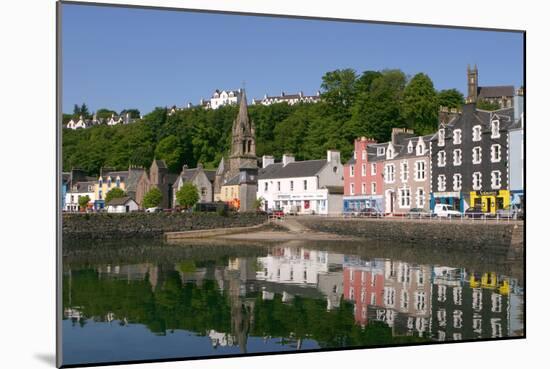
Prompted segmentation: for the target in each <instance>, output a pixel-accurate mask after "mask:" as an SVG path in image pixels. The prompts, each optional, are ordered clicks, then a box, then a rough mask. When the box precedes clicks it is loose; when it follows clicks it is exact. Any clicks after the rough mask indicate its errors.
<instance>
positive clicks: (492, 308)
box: [63, 241, 524, 365]
mask: <svg viewBox="0 0 550 369" xmlns="http://www.w3.org/2000/svg"><path fill="white" fill-rule="evenodd" d="M125 243H127V244H122V245H121V244H120V243H118V244H116V245H112V246H109V245H102V247H95V246H94V245H88V246H87V247H74V246H71V245H66V246H65V250H64V254H65V257H64V265H63V271H64V272H63V358H64V360H63V362H64V364H65V365H70V364H81V363H101V362H110V361H120V360H124V361H131V360H152V359H168V358H185V357H196V356H209V355H228V354H240V353H257V352H273V351H296V350H308V349H318V348H337V347H352V346H373V345H392V344H403V343H411V344H414V343H424V342H432V341H457V340H458V341H460V340H470V339H487V338H501V337H510V336H523V334H524V331H523V314H524V313H523V311H524V304H523V301H524V299H523V286H522V275H523V270H522V269H521V268H522V267H521V263H519V265H518V263H510V262H509V261H506V260H503V259H502V258H501V257H497V256H495V257H492V256H491V255H484V256H483V257H480V256H479V255H468V254H465V255H446V254H443V255H441V253H432V252H424V251H421V250H414V249H413V250H408V252H404V251H403V249H402V248H399V247H394V248H391V247H390V248H388V247H380V248H374V249H369V248H368V247H366V246H365V247H363V245H357V244H346V243H342V242H340V243H338V244H337V245H327V244H321V243H312V242H307V243H299V242H287V243H282V244H277V245H272V246H270V247H257V246H251V245H246V246H239V245H207V244H201V245H186V246H173V245H162V244H160V243H159V244H140V242H139V241H135V242H130V241H125ZM96 246H97V245H96ZM396 255H397V256H396ZM401 255H402V256H401ZM447 260H448V263H447V262H446V261H447Z"/></svg>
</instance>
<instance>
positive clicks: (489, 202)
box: [470, 190, 510, 214]
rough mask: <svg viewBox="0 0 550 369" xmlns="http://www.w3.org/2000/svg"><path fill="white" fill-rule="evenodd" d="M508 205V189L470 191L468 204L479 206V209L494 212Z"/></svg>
mask: <svg viewBox="0 0 550 369" xmlns="http://www.w3.org/2000/svg"><path fill="white" fill-rule="evenodd" d="M509 205H510V191H508V190H498V191H472V192H470V206H472V207H473V206H479V207H481V211H483V212H486V213H493V214H494V213H496V211H497V210H498V209H504V208H506V207H507V206H509Z"/></svg>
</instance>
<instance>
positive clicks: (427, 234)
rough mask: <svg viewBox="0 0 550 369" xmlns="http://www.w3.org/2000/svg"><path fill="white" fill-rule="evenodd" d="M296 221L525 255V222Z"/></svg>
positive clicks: (379, 237) (349, 232)
mask: <svg viewBox="0 0 550 369" xmlns="http://www.w3.org/2000/svg"><path fill="white" fill-rule="evenodd" d="M296 221H298V222H299V223H301V224H302V225H304V226H305V227H307V228H310V229H311V230H313V231H317V232H327V233H334V234H339V235H346V236H356V237H361V238H363V239H366V240H376V241H384V242H395V243H399V244H407V243H408V244H415V245H422V246H429V247H434V248H437V249H441V250H445V249H449V248H453V249H460V250H462V251H489V252H494V253H502V254H508V256H510V257H513V258H519V257H521V256H522V255H523V246H524V245H523V226H524V224H523V222H509V223H506V222H501V223H496V222H483V221H473V222H472V221H471V220H470V221H460V220H458V221H457V220H453V221H448V220H442V221H437V220H426V221H423V220H396V219H391V220H389V219H349V218H348V219H342V218H322V217H297V218H296Z"/></svg>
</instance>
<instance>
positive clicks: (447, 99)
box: [437, 88, 464, 108]
mask: <svg viewBox="0 0 550 369" xmlns="http://www.w3.org/2000/svg"><path fill="white" fill-rule="evenodd" d="M437 101H438V104H439V106H444V107H447V108H460V107H462V105H464V95H463V94H462V93H461V92H460V91H458V90H457V89H456V88H451V89H449V90H441V91H439V92H438V94H437Z"/></svg>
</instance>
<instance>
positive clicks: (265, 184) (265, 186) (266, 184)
mask: <svg viewBox="0 0 550 369" xmlns="http://www.w3.org/2000/svg"><path fill="white" fill-rule="evenodd" d="M268 187H269V186H268V183H267V182H265V183H264V191H266V192H267V190H268Z"/></svg>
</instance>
